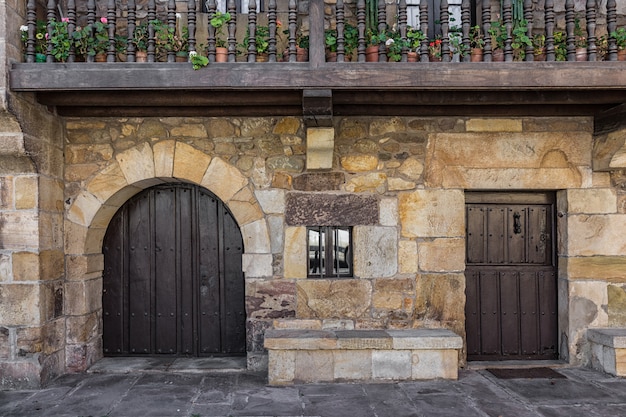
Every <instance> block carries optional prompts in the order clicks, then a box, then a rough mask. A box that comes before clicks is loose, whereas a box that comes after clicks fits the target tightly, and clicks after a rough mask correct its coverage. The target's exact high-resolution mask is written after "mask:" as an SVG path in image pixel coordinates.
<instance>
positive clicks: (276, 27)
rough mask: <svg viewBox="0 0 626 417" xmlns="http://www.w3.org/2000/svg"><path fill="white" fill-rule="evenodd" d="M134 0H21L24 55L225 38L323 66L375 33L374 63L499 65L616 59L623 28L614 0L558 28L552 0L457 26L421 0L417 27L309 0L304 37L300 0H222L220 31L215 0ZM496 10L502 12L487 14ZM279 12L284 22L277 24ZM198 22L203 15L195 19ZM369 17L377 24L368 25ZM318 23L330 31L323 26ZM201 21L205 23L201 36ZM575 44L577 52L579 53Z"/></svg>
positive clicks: (110, 52)
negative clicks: (80, 1) (302, 46)
mask: <svg viewBox="0 0 626 417" xmlns="http://www.w3.org/2000/svg"><path fill="white" fill-rule="evenodd" d="M135 1H136V0H126V1H125V2H118V1H113V0H109V1H107V2H106V4H104V3H99V2H98V3H97V2H96V0H88V1H87V3H86V10H82V9H81V10H79V9H78V8H77V5H76V0H67V1H66V2H63V5H64V9H62V8H61V7H60V3H57V0H49V1H48V2H47V4H46V7H45V10H41V9H39V10H38V7H39V5H40V3H39V2H37V1H36V0H28V3H27V22H26V24H25V25H24V26H23V27H22V30H23V33H22V40H23V42H24V57H25V61H26V62H27V63H34V62H36V61H38V60H43V61H45V62H47V63H52V62H59V61H61V62H77V61H87V62H93V61H95V60H96V56H97V55H99V54H100V53H102V54H103V55H104V56H105V57H106V58H105V61H106V62H109V63H112V62H118V61H121V60H125V61H126V62H137V61H138V60H139V59H138V58H139V55H140V52H141V51H143V50H145V52H146V53H147V62H159V61H166V62H174V61H175V59H176V55H177V52H178V51H179V50H181V51H182V52H191V53H192V54H194V53H195V54H200V55H206V57H207V58H208V60H209V62H211V63H213V62H216V60H217V53H216V52H217V47H218V46H219V45H221V44H224V46H225V47H226V48H227V59H226V61H227V62H229V63H236V62H256V61H257V60H258V57H259V56H260V55H262V54H267V60H268V61H270V62H278V61H288V62H294V63H295V62H298V61H299V59H298V49H299V48H298V46H299V45H298V44H299V43H301V41H305V40H308V42H306V43H308V49H309V53H308V61H307V62H308V65H309V66H310V67H312V68H316V67H319V66H321V65H325V64H326V62H327V60H328V59H327V57H326V52H327V51H328V49H329V47H330V48H331V49H332V50H333V52H335V56H336V57H334V58H333V60H334V61H336V62H337V63H338V65H340V64H341V63H343V62H346V61H356V62H365V61H366V60H367V53H366V52H367V48H368V46H370V44H371V43H372V39H376V40H377V48H375V49H376V50H375V52H374V54H375V60H376V61H378V62H386V61H388V60H390V59H391V60H394V61H401V62H406V61H410V60H411V56H412V55H413V53H415V54H416V55H417V61H419V62H427V61H432V60H441V61H443V62H450V61H455V60H459V61H463V62H469V61H471V60H472V57H471V55H470V53H469V51H470V50H471V49H472V48H473V47H475V46H481V48H480V49H482V59H481V61H483V62H490V61H495V60H496V57H497V56H498V55H499V54H498V52H500V51H501V52H502V55H503V60H504V61H518V60H523V61H535V60H539V59H541V60H545V61H576V60H588V61H617V60H618V52H619V51H620V50H621V49H626V33H625V32H626V31H625V30H624V29H623V28H618V26H617V21H618V15H617V7H616V1H615V0H607V1H606V8H603V9H602V10H599V9H598V8H597V6H596V4H597V2H596V1H587V3H586V7H585V9H584V11H576V10H575V4H574V3H575V2H574V0H566V1H565V11H564V22H565V27H563V28H559V27H557V26H556V25H555V21H556V20H557V19H556V18H555V17H556V12H555V6H554V3H555V2H554V0H545V4H544V6H545V7H544V9H545V13H544V14H543V19H542V20H541V21H533V20H534V17H535V16H537V14H536V12H535V11H534V10H533V4H534V2H533V1H531V0H525V1H524V2H523V10H515V9H514V4H513V3H512V1H511V0H502V9H501V14H500V10H498V11H494V10H492V9H491V7H492V2H491V1H490V0H477V3H478V4H479V6H480V7H479V10H478V13H477V12H476V10H472V9H471V8H472V6H471V4H472V2H470V0H463V1H462V3H461V5H460V24H458V25H457V24H456V22H457V21H458V19H455V20H454V22H453V21H452V19H451V15H450V7H449V4H448V1H447V0H441V3H440V4H441V10H439V15H440V19H438V21H437V22H431V21H429V20H428V16H429V10H428V7H429V6H428V5H429V2H428V0H422V1H421V3H420V6H419V16H420V17H419V25H415V26H414V27H411V26H410V25H409V24H408V23H407V22H408V19H407V10H408V9H407V2H406V0H399V1H398V3H397V5H396V8H395V11H394V12H395V13H394V14H393V15H389V14H388V13H387V10H388V9H387V5H386V2H385V0H357V1H356V3H346V2H344V1H343V0H337V1H336V5H335V7H334V8H333V9H332V10H333V11H332V14H331V15H330V16H329V15H325V14H324V8H325V4H324V1H323V0H310V2H309V10H308V15H307V16H305V17H306V18H307V19H308V22H309V25H308V27H309V32H308V33H303V32H302V31H301V27H302V19H303V16H302V15H299V14H298V10H299V9H298V2H297V0H289V1H288V6H287V9H280V8H278V7H277V1H276V0H269V1H268V2H267V7H266V11H264V12H257V0H250V1H249V3H248V4H247V5H245V6H244V7H247V13H245V14H242V13H237V7H236V4H235V0H228V1H227V6H226V10H225V11H224V12H228V16H229V19H227V21H226V23H225V25H224V27H223V28H221V29H220V28H216V27H215V25H212V24H210V22H211V20H212V19H213V18H214V17H215V16H219V15H220V14H219V13H220V12H219V11H218V10H217V6H216V2H215V0H208V2H207V4H206V6H207V10H206V13H200V11H201V6H202V4H201V3H200V2H197V1H196V0H189V1H188V3H187V7H186V9H185V10H184V11H179V10H177V6H176V2H175V1H174V0H169V1H168V2H167V4H166V7H165V8H162V7H161V8H157V4H156V2H155V0H148V2H147V13H146V15H145V17H143V16H142V18H141V19H139V18H138V16H139V13H138V7H137V5H136V3H135ZM515 4H520V2H519V1H516V2H515ZM83 9H84V6H83ZM372 10H373V14H372ZM181 12H182V14H181ZM600 14H601V15H602V16H603V19H601V21H602V25H600V24H599V21H600V20H599V19H598V16H599V15H600ZM495 15H498V16H500V18H499V19H494V18H493V16H495ZM38 16H45V19H43V20H42V19H38ZM222 16H223V15H222ZM279 16H287V19H286V20H284V21H281V20H280V19H279ZM346 16H349V17H346ZM472 16H475V17H474V20H472ZM514 16H515V18H514ZM520 17H523V18H521V19H520ZM604 17H605V18H604ZM200 18H202V19H206V20H205V21H204V22H200V21H198V19H200ZM372 19H374V20H377V21H378V23H377V24H372V23H371V22H372ZM183 22H184V23H183ZM259 22H263V23H262V24H259ZM281 22H285V23H284V24H283V23H281ZM325 24H326V27H329V26H330V27H332V29H330V30H329V29H326V30H325V29H324V27H325ZM200 27H203V28H206V31H205V32H202V34H201V31H200V30H199V28H200ZM434 27H436V28H437V29H436V32H435V31H434V29H433V28H434ZM238 29H239V31H238ZM242 32H245V33H242ZM429 32H431V33H429ZM579 47H582V48H583V50H582V53H581V52H579V53H578V55H577V48H579ZM38 57H40V58H38Z"/></svg>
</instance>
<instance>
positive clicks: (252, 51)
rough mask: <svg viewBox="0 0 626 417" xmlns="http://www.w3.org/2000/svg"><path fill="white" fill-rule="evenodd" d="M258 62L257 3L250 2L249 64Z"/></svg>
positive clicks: (253, 0)
mask: <svg viewBox="0 0 626 417" xmlns="http://www.w3.org/2000/svg"><path fill="white" fill-rule="evenodd" d="M255 61H256V1H255V0H250V1H248V62H255Z"/></svg>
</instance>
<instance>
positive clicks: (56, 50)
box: [48, 17, 73, 62]
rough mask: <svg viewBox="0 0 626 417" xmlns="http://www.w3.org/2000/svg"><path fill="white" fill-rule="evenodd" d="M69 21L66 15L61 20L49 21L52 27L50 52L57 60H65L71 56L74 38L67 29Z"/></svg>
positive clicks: (49, 38) (49, 39)
mask: <svg viewBox="0 0 626 417" xmlns="http://www.w3.org/2000/svg"><path fill="white" fill-rule="evenodd" d="M68 23H69V19H68V18H66V17H64V18H62V19H61V21H60V22H59V21H57V20H55V19H51V20H50V22H49V25H50V27H51V30H50V32H49V33H50V36H49V37H48V43H49V46H50V49H49V52H50V54H51V55H52V56H53V57H54V59H55V61H59V62H65V61H67V58H68V57H69V56H70V49H71V48H72V46H73V39H72V38H70V35H69V32H68V30H67V25H68Z"/></svg>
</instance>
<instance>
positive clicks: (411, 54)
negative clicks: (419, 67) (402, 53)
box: [406, 52, 418, 62]
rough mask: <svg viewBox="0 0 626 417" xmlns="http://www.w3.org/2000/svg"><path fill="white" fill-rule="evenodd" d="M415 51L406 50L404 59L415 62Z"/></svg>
mask: <svg viewBox="0 0 626 417" xmlns="http://www.w3.org/2000/svg"><path fill="white" fill-rule="evenodd" d="M417 58H418V57H417V52H407V54H406V60H407V62H417Z"/></svg>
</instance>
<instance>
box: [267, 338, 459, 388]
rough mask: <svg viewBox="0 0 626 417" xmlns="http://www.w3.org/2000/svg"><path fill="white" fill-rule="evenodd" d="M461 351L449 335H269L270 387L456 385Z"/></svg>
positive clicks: (456, 339)
mask: <svg viewBox="0 0 626 417" xmlns="http://www.w3.org/2000/svg"><path fill="white" fill-rule="evenodd" d="M462 347H463V339H462V338H461V337H460V336H458V335H457V334H455V333H454V332H452V331H450V330H446V329H408V330H299V329H275V330H272V329H270V330H267V331H266V332H265V348H266V349H267V350H268V359H269V364H268V379H269V383H270V384H271V385H286V384H293V383H307V382H333V381H337V382H339V381H372V382H374V381H402V380H423V379H436V378H443V379H457V378H458V363H459V362H458V360H459V350H460V349H461V348H462Z"/></svg>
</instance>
